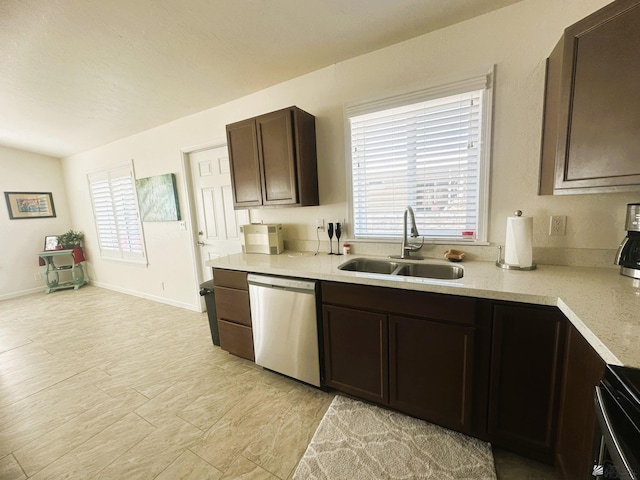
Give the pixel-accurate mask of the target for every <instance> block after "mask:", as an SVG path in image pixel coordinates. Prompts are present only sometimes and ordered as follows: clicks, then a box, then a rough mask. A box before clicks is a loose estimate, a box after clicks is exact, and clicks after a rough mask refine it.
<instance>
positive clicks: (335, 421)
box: [293, 396, 496, 480]
mask: <svg viewBox="0 0 640 480" xmlns="http://www.w3.org/2000/svg"><path fill="white" fill-rule="evenodd" d="M293 478H294V479H295V480H314V479H318V480H319V479H329V480H365V479H366V480H374V479H375V480H381V479H389V480H396V479H403V480H408V479H425V478H428V479H438V480H443V479H452V480H461V479H466V480H495V479H496V472H495V469H494V465H493V454H492V453H491V446H490V445H489V444H488V443H486V442H482V441H480V440H477V439H475V438H471V437H468V436H466V435H463V434H461V433H457V432H453V431H451V430H447V429H445V428H442V427H439V426H437V425H433V424H431V423H428V422H424V421H422V420H418V419H415V418H412V417H408V416H406V415H402V414H400V413H397V412H392V411H390V410H385V409H382V408H378V407H374V406H372V405H368V404H366V403H363V402H359V401H356V400H352V399H350V398H346V397H342V396H337V397H335V398H334V400H333V402H332V403H331V405H330V406H329V409H328V410H327V413H326V414H325V416H324V417H323V419H322V421H321V422H320V425H319V426H318V429H317V430H316V433H315V434H314V435H313V438H312V440H311V443H310V444H309V446H308V447H307V451H306V452H305V454H304V456H303V457H302V459H301V460H300V463H299V464H298V467H297V468H296V471H295V473H294V475H293Z"/></svg>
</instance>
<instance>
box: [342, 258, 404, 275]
mask: <svg viewBox="0 0 640 480" xmlns="http://www.w3.org/2000/svg"><path fill="white" fill-rule="evenodd" d="M399 266H400V264H399V263H398V262H392V261H390V260H373V259H370V258H354V259H353V260H349V261H347V262H345V263H343V264H342V265H340V266H339V267H338V270H347V271H349V272H366V273H386V274H387V275H391V274H392V273H393V272H394V271H395V270H397V269H398V267H399Z"/></svg>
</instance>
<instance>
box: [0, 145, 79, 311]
mask: <svg viewBox="0 0 640 480" xmlns="http://www.w3.org/2000/svg"><path fill="white" fill-rule="evenodd" d="M0 191H2V197H3V198H2V200H0V201H1V202H2V205H0V300H2V299H5V298H10V297H13V296H18V295H23V294H25V293H30V292H33V291H38V290H41V291H44V289H45V285H44V280H42V279H39V280H36V279H35V277H34V275H35V274H40V275H42V274H43V271H44V270H43V267H39V266H38V252H40V251H42V250H43V249H44V237H45V236H46V235H60V234H62V233H64V232H66V231H67V230H69V228H71V222H70V219H69V207H68V205H67V197H66V191H65V186H64V180H63V177H62V164H61V161H60V160H59V159H57V158H51V157H46V156H43V155H38V154H35V153H29V152H24V151H21V150H15V149H12V148H8V147H2V146H0ZM4 192H51V193H52V195H53V204H54V207H55V210H56V217H54V218H33V219H31V218H30V219H14V220H10V219H9V211H8V209H7V204H6V202H5V199H4Z"/></svg>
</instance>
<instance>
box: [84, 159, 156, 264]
mask: <svg viewBox="0 0 640 480" xmlns="http://www.w3.org/2000/svg"><path fill="white" fill-rule="evenodd" d="M123 170H127V171H128V173H129V177H130V178H131V183H132V187H133V188H132V193H133V197H134V199H135V202H134V203H135V209H136V217H137V226H138V229H139V232H140V238H141V242H140V243H141V251H140V252H129V251H126V250H123V249H122V245H121V243H120V242H119V241H118V249H117V250H115V249H104V248H103V246H102V244H101V241H100V239H101V235H100V229H99V227H98V220H97V214H96V205H95V199H94V196H93V190H92V183H95V177H98V176H107V177H109V176H110V175H113V174H116V173H117V172H121V171H123ZM92 177H93V179H92ZM87 185H88V188H89V197H90V199H91V210H92V213H93V222H94V227H95V231H96V238H97V241H98V249H99V251H100V258H102V259H104V260H112V261H117V262H125V263H131V264H137V265H143V266H147V265H148V260H147V249H146V244H145V243H146V242H145V236H144V229H143V227H142V221H141V218H140V206H139V204H138V192H137V189H136V176H135V170H134V167H133V160H131V161H129V162H124V163H121V164H118V165H114V166H112V167H109V168H106V169H101V170H97V171H94V172H91V173H88V174H87Z"/></svg>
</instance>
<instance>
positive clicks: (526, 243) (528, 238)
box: [504, 217, 533, 268]
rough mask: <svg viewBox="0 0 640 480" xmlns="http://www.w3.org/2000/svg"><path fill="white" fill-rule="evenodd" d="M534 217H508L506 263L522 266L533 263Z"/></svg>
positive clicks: (505, 248) (505, 247)
mask: <svg viewBox="0 0 640 480" xmlns="http://www.w3.org/2000/svg"><path fill="white" fill-rule="evenodd" d="M532 238H533V217H507V238H506V240H505V245H504V263H506V264H507V265H516V266H519V267H520V268H525V267H530V266H532V265H533V243H532Z"/></svg>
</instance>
